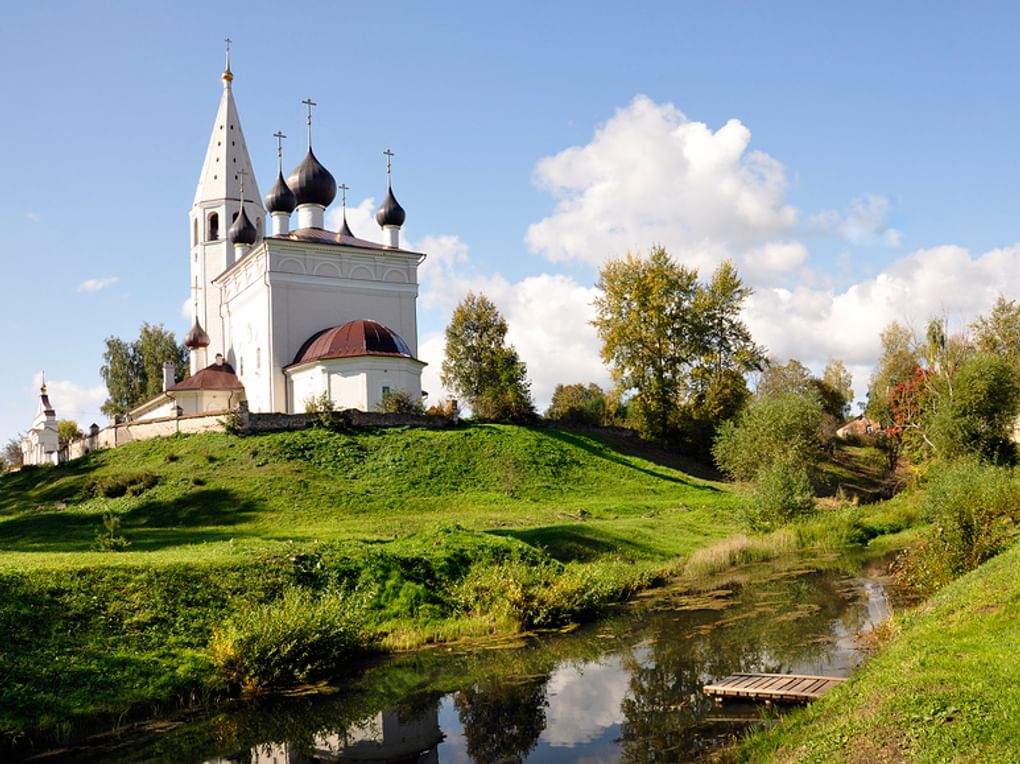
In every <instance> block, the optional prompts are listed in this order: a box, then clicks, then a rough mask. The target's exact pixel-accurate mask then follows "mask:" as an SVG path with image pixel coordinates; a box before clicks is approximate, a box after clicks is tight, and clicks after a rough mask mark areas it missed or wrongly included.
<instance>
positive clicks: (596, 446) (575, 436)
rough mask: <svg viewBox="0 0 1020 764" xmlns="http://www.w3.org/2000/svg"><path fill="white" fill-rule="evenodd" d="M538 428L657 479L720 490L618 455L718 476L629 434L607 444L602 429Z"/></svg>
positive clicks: (680, 469)
mask: <svg viewBox="0 0 1020 764" xmlns="http://www.w3.org/2000/svg"><path fill="white" fill-rule="evenodd" d="M537 432H540V433H542V434H544V435H546V436H548V437H550V438H553V439H554V440H558V441H560V442H561V443H566V444H568V445H570V446H573V447H574V448H579V449H581V450H583V451H586V452H587V453H589V454H591V455H592V456H596V457H599V458H600V459H605V460H607V461H610V462H613V463H614V464H619V465H620V466H621V467H627V468H629V469H632V470H636V471H637V472H641V473H644V474H645V475H648V476H650V477H654V478H656V479H658V480H666V481H669V482H670V483H679V484H680V485H686V486H690V487H692V488H698V489H701V490H704V491H712V492H718V491H719V489H718V488H715V487H713V486H709V485H699V484H695V483H692V482H691V481H690V480H687V479H686V478H684V477H680V476H678V475H673V474H670V473H668V472H660V471H658V470H654V469H649V468H647V467H642V466H639V465H637V464H634V463H633V462H631V461H630V460H628V459H625V458H623V456H621V454H624V455H626V456H636V457H638V458H641V459H644V460H646V461H649V462H652V463H654V464H658V465H659V466H663V467H669V468H670V469H674V470H679V471H683V472H684V473H686V474H690V475H693V476H695V477H701V478H703V479H709V480H718V479H719V476H718V474H717V473H714V471H713V474H711V475H709V474H708V473H709V469H708V468H707V467H705V466H704V465H699V464H697V463H696V462H692V461H691V460H689V459H685V458H683V457H676V456H671V455H670V454H669V453H668V452H667V451H665V449H663V448H661V447H659V446H656V445H654V444H651V443H647V442H645V441H642V442H640V443H633V442H631V441H632V440H633V439H631V438H622V437H616V438H612V443H611V445H610V443H609V441H608V439H609V437H610V436H607V435H604V434H602V433H598V434H596V433H590V434H585V435H583V436H582V435H581V434H579V433H573V432H568V431H566V430H561V429H556V430H553V429H541V430H537Z"/></svg>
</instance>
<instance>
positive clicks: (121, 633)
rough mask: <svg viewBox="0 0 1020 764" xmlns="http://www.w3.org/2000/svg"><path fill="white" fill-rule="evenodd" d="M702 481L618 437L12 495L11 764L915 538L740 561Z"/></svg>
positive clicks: (838, 525)
mask: <svg viewBox="0 0 1020 764" xmlns="http://www.w3.org/2000/svg"><path fill="white" fill-rule="evenodd" d="M678 467H679V468H682V469H678ZM692 472H697V473H698V474H700V475H702V477H694V476H693V475H692ZM711 476H712V473H711V471H710V470H707V469H704V468H703V467H702V468H698V469H694V467H692V465H690V464H688V463H687V462H685V461H684V460H682V459H678V458H677V457H675V455H671V454H667V453H665V452H662V451H661V450H659V449H657V448H656V447H655V446H654V445H652V444H647V443H641V442H637V441H632V440H630V439H627V438H623V437H621V436H619V435H615V436H611V437H609V438H603V437H600V436H594V435H590V434H579V433H576V432H570V431H566V430H556V429H548V428H524V427H512V426H500V425H474V426H470V427H464V428H460V429H452V430H442V431H426V430H415V429H406V430H403V429H394V430H378V431H371V430H369V431H359V432H355V433H346V432H330V431H327V430H323V429H311V430H304V431H298V432H286V433H275V434H267V435H259V436H252V437H237V436H230V435H226V434H215V433H207V434H203V435H194V436H175V437H171V438H165V439H157V440H150V441H144V442H139V443H133V444H128V445H125V446H122V447H121V448H118V449H116V450H111V451H100V452H93V453H91V454H89V455H88V456H86V457H85V458H83V459H80V460H77V461H75V462H72V463H70V464H66V465H62V466H60V467H48V468H35V469H26V470H23V471H21V472H19V473H16V474H12V475H6V476H0V633H2V634H4V635H5V639H4V640H0V748H2V747H3V745H4V744H5V745H6V746H7V747H16V746H18V745H28V744H29V743H35V742H38V741H41V740H46V741H49V742H60V741H62V740H66V739H72V738H79V737H81V736H82V735H86V734H89V733H90V732H93V731H98V730H102V729H104V728H108V727H109V726H110V724H111V723H112V722H113V721H115V720H122V719H131V718H137V717H145V716H148V715H151V714H152V713H154V712H155V711H156V710H158V709H167V708H173V707H177V706H180V707H188V706H192V705H194V704H195V702H197V701H201V700H202V699H211V698H221V697H225V696H230V695H234V694H237V693H238V692H241V691H244V690H248V691H258V690H265V689H273V688H276V687H280V686H285V685H287V684H288V683H294V682H299V681H314V680H316V679H317V678H319V677H323V676H330V675H332V672H334V671H335V669H336V667H337V666H338V665H342V664H344V663H345V662H349V660H350V659H351V658H352V657H355V656H357V655H359V654H362V653H365V652H368V651H374V650H380V649H384V650H394V649H404V648H410V647H416V646H421V645H425V644H430V643H435V642H448V641H451V640H458V639H462V638H477V637H480V636H488V635H508V634H514V633H520V632H522V631H525V630H529V629H533V628H544V627H556V626H561V625H564V624H567V623H570V622H572V621H577V620H581V619H586V618H591V617H594V616H597V615H598V614H599V613H601V612H602V611H603V609H604V608H605V607H606V606H607V605H609V604H610V603H612V602H615V601H619V600H621V599H624V598H626V597H627V596H629V595H630V594H631V593H632V592H634V591H636V590H638V589H641V588H643V587H647V586H649V585H651V584H653V583H655V582H658V581H662V580H664V579H665V578H666V577H668V576H670V575H674V574H677V573H680V572H682V571H683V570H684V567H685V566H687V568H688V569H689V572H699V571H701V572H709V571H711V570H717V569H720V568H723V567H727V566H729V565H732V564H734V563H739V562H742V561H749V560H757V559H767V558H769V557H776V556H781V555H783V554H786V553H789V552H790V551H791V550H792V549H793V548H795V547H798V546H825V545H830V546H838V545H841V544H845V543H846V542H847V541H858V542H864V541H868V540H869V539H872V538H874V537H876V536H879V535H881V534H883V533H890V532H893V531H897V530H900V529H901V528H904V527H907V526H909V525H910V523H911V522H912V519H916V513H913V510H912V509H911V508H910V505H909V504H903V505H902V506H900V505H897V504H895V503H890V504H884V505H883V504H876V505H870V506H867V507H863V506H862V507H856V506H849V507H847V506H842V507H839V508H836V509H831V508H830V509H826V510H825V511H824V512H823V513H822V514H821V515H820V516H818V517H817V518H815V519H810V520H806V521H804V522H803V523H801V524H798V525H796V526H793V527H792V528H789V529H785V530H782V531H779V532H777V533H774V534H771V535H770V536H768V537H765V538H764V539H761V538H748V537H738V538H737V539H735V540H728V539H733V537H734V536H736V535H737V534H738V533H739V532H740V530H741V527H740V521H739V517H740V512H739V508H740V506H741V503H742V502H743V501H744V498H743V497H742V496H741V495H740V493H738V492H735V491H733V490H732V489H731V488H730V487H729V486H727V485H724V484H722V483H718V482H715V481H713V480H711V479H708V478H710V477H711ZM114 542H115V543H114ZM111 548H112V549H119V550H120V551H112V550H111ZM103 550H105V551H103ZM337 624H339V625H340V626H342V627H343V628H342V629H341V628H340V626H337ZM340 632H342V637H343V638H342V639H339V638H338V639H336V640H332V641H331V640H330V639H329V635H331V634H339V633H340ZM286 634H293V635H298V636H297V637H296V639H297V640H298V641H297V642H295V641H294V640H291V641H287V639H285V636H286ZM278 643H279V644H278ZM284 643H286V644H284ZM283 647H286V650H287V651H288V652H287V655H289V656H292V658H288V659H287V660H285V661H279V662H276V663H274V662H272V661H267V660H265V659H264V658H263V657H262V656H265V655H270V656H277V655H278V652H279V650H278V648H279V649H282V648H283ZM273 660H274V661H275V657H274V659H273ZM260 666H269V669H267V670H266V671H260V670H259V667H260ZM19 741H20V743H19Z"/></svg>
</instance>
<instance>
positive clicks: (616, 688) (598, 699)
mask: <svg viewBox="0 0 1020 764" xmlns="http://www.w3.org/2000/svg"><path fill="white" fill-rule="evenodd" d="M629 682H630V675H629V674H628V672H627V671H625V670H624V668H623V665H622V663H621V660H620V658H618V657H614V658H610V659H608V660H605V661H603V662H600V663H583V664H581V665H580V666H577V667H574V666H563V667H561V668H559V669H557V670H556V671H555V672H554V673H553V675H552V677H551V678H550V679H549V683H548V685H547V686H546V687H547V690H548V694H549V708H548V709H547V710H546V726H545V731H544V732H542V737H541V738H540V739H541V741H542V742H544V743H547V744H549V745H554V746H572V745H577V744H579V743H587V742H590V741H592V740H594V739H595V738H596V737H598V736H599V735H600V734H601V732H602V731H603V730H604V729H605V728H606V727H611V726H612V725H614V724H619V723H620V722H622V721H623V712H622V711H621V710H620V704H621V703H622V701H623V697H624V695H626V694H627V688H628V686H629ZM601 760H602V759H600V758H596V759H592V760H591V761H592V764H595V762H598V761H601Z"/></svg>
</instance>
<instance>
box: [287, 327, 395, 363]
mask: <svg viewBox="0 0 1020 764" xmlns="http://www.w3.org/2000/svg"><path fill="white" fill-rule="evenodd" d="M359 355H392V356H404V357H405V358H414V356H413V355H412V354H411V349H410V348H409V347H408V346H407V343H406V342H404V341H403V340H402V339H401V338H400V335H399V334H397V333H396V332H392V331H390V330H389V329H387V328H386V327H385V326H383V325H382V324H380V323H379V322H378V321H365V320H359V321H349V322H348V323H346V324H344V325H343V326H334V327H333V328H332V329H323V330H322V331H321V332H319V333H318V334H314V335H312V336H311V337H310V338H309V339H308V340H307V341H306V342H305V344H304V345H302V346H301V349H300V350H299V351H298V354H297V356H296V357H295V358H294V363H295V364H299V363H309V362H311V361H319V360H322V359H326V358H349V357H353V356H359Z"/></svg>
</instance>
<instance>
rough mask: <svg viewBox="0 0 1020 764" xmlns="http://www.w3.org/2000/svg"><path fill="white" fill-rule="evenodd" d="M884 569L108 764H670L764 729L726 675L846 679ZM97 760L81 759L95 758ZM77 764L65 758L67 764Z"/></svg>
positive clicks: (200, 722) (137, 750) (322, 703)
mask: <svg viewBox="0 0 1020 764" xmlns="http://www.w3.org/2000/svg"><path fill="white" fill-rule="evenodd" d="M881 573H882V565H880V564H878V563H874V562H871V563H868V564H866V565H864V566H863V567H861V566H860V565H859V564H854V563H852V562H851V561H847V560H826V561H814V563H813V564H811V565H809V564H807V563H806V562H805V561H803V560H797V561H792V562H788V563H786V564H773V565H769V566H755V567H748V568H745V569H742V570H740V571H737V572H735V573H733V574H730V575H727V576H725V577H723V578H720V579H718V580H715V581H712V582H708V584H707V585H705V586H702V587H699V588H698V589H697V590H695V591H692V590H690V589H676V590H673V591H667V592H658V593H655V594H653V595H651V596H648V597H645V598H643V599H642V600H641V601H639V602H638V603H635V604H633V605H630V606H627V607H624V608H621V609H620V610H619V611H618V612H617V613H616V614H615V615H614V616H612V617H610V618H609V619H607V620H605V621H603V622H602V623H600V624H598V625H595V626H592V627H589V628H585V629H579V630H577V631H575V632H573V633H571V634H565V635H541V636H538V637H535V638H534V639H531V640H529V641H528V642H527V643H526V644H520V645H517V646H514V647H507V648H504V649H491V650H476V651H473V652H468V651H464V652H454V651H448V652H439V651H436V652H428V653H417V654H413V655H406V656H401V657H398V658H395V659H392V660H389V661H386V662H383V663H382V664H380V665H378V666H374V667H371V668H368V669H365V670H364V671H362V672H361V673H360V674H358V675H356V676H352V677H348V678H347V679H346V680H345V682H344V684H343V688H342V690H339V689H338V690H335V691H334V692H333V693H332V694H329V695H325V696H323V695H318V696H305V697H301V698H292V699H276V700H272V701H266V702H263V703H258V704H254V703H238V704H235V706H234V707H232V708H230V709H228V710H220V711H217V712H216V713H212V714H209V715H207V716H202V717H198V718H195V719H193V720H188V723H183V721H182V720H174V721H172V722H162V723H161V726H160V731H159V733H158V734H147V735H139V736H135V737H133V738H131V739H121V740H118V741H117V744H116V745H113V746H108V747H106V748H105V749H104V750H103V755H102V757H101V758H103V759H104V760H110V761H117V760H121V761H137V760H146V761H152V760H163V761H170V760H172V761H195V762H200V761H207V762H232V763H233V762H238V763H239V762H258V763H259V764H262V763H263V762H280V763H281V764H282V763H283V762H286V763H287V764H299V763H302V762H394V763H396V762H408V763H410V762H435V763H437V764H438V762H442V763H443V764H457V763H459V762H465V763H466V762H478V763H480V764H515V763H517V762H524V761H527V762H531V763H532V764H541V763H543V762H586V763H588V764H594V763H595V762H619V761H622V762H631V763H633V764H638V763H644V762H666V761H669V762H675V761H692V760H697V759H698V758H699V757H701V756H702V755H703V754H705V753H706V752H707V751H710V750H712V749H714V748H716V747H718V746H719V745H720V744H721V743H722V742H724V741H726V740H727V739H729V737H730V736H732V735H733V734H734V733H735V732H739V731H740V730H741V729H742V728H743V725H745V724H746V723H747V722H748V721H753V720H756V719H759V718H760V710H759V709H758V708H756V707H754V706H753V705H748V704H745V705H736V704H727V705H726V706H724V707H723V708H722V709H716V708H714V707H713V703H712V701H711V699H710V698H708V697H706V696H705V695H704V694H703V692H702V689H701V688H702V686H703V685H704V684H705V683H707V682H708V681H710V680H712V679H714V678H718V677H721V676H725V675H726V674H730V673H733V672H737V671H765V672H771V673H783V672H791V673H805V674H833V675H846V674H847V673H849V672H850V671H851V670H852V669H853V668H854V666H856V665H857V663H858V662H860V660H862V656H861V653H860V651H859V649H858V646H857V642H856V639H855V636H856V635H857V634H859V633H860V632H862V631H866V630H868V629H870V628H872V627H873V626H874V625H875V624H876V623H878V622H879V621H880V620H882V619H884V618H885V617H886V616H887V615H888V612H889V603H888V592H887V588H886V585H885V581H884V579H883V578H882V576H881ZM95 754H96V749H88V750H86V751H80V752H79V755H80V757H82V758H94V757H95ZM72 758H73V757H72Z"/></svg>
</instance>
